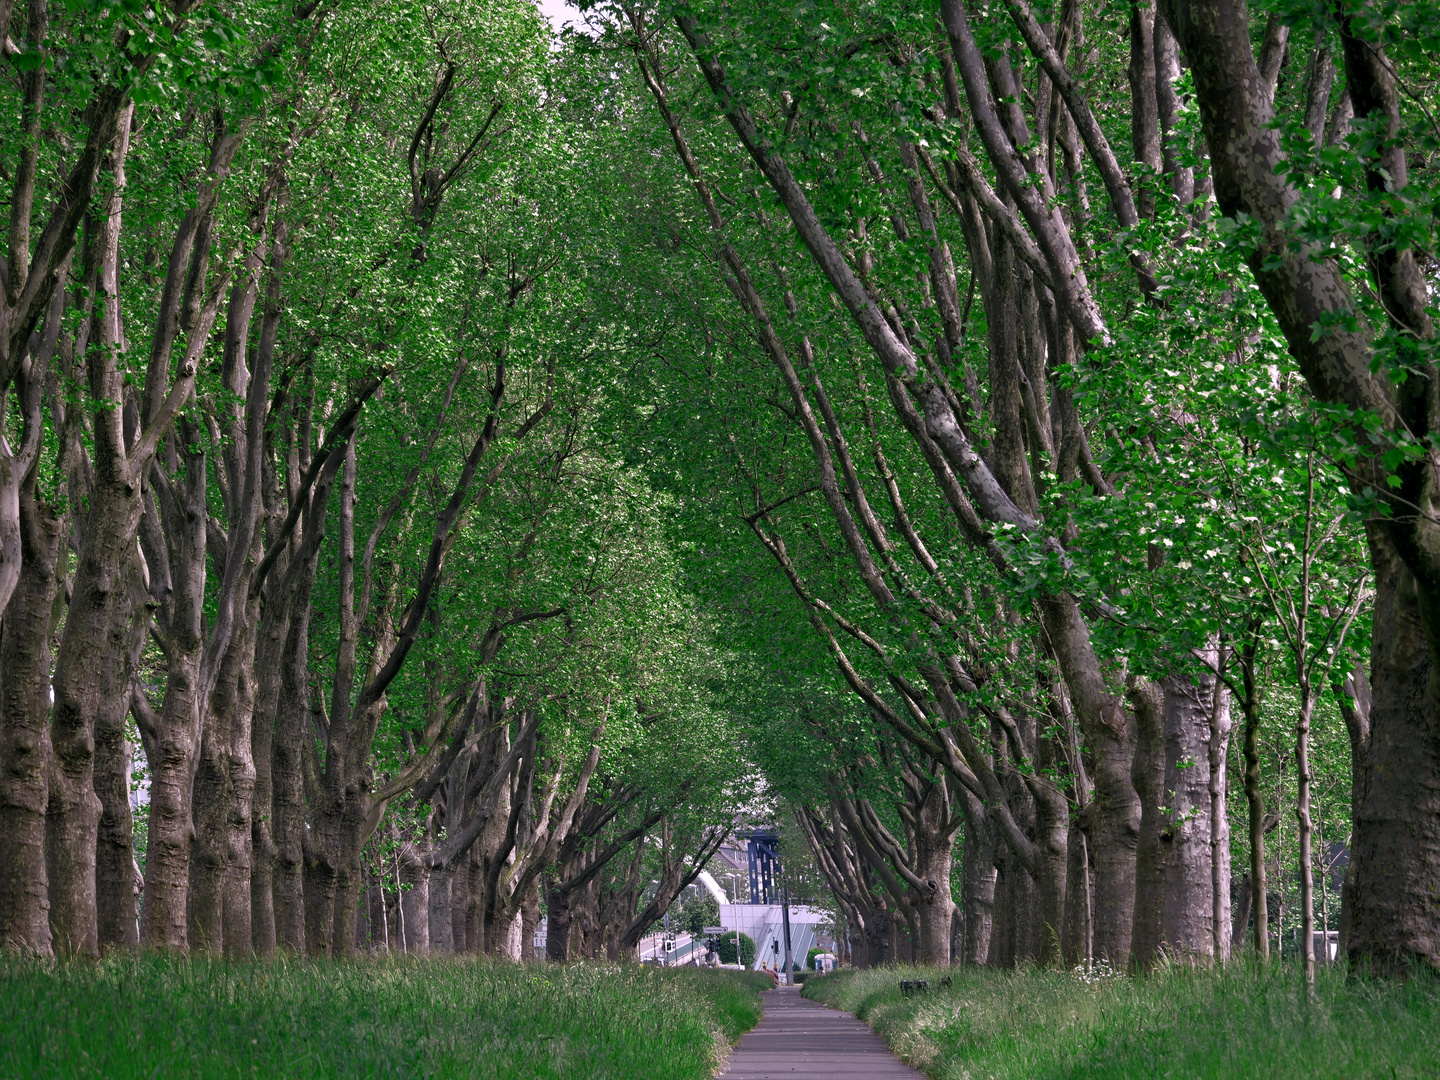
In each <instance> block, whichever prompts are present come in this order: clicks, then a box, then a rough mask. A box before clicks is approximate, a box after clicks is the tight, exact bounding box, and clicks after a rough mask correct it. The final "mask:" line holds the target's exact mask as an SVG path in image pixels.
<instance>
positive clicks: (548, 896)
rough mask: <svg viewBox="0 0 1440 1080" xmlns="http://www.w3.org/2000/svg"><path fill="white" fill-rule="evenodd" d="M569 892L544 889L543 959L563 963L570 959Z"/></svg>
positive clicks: (570, 920) (570, 915)
mask: <svg viewBox="0 0 1440 1080" xmlns="http://www.w3.org/2000/svg"><path fill="white" fill-rule="evenodd" d="M572 919H573V916H572V913H571V911H570V893H569V891H568V890H565V889H557V888H554V887H552V888H549V889H547V890H546V891H545V959H547V960H553V961H554V962H555V963H557V964H563V963H565V962H566V961H567V960H569V959H570V926H571V922H572Z"/></svg>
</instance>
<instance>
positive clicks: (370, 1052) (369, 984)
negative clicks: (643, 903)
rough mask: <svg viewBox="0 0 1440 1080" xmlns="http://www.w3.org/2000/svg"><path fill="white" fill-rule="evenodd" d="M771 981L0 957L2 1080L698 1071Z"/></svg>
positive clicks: (644, 973) (501, 1077)
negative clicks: (62, 962) (54, 962)
mask: <svg viewBox="0 0 1440 1080" xmlns="http://www.w3.org/2000/svg"><path fill="white" fill-rule="evenodd" d="M770 985H771V983H770V979H769V978H768V977H757V976H754V975H746V974H741V973H731V972H709V971H701V970H697V969H691V970H689V971H686V970H684V969H672V970H670V971H661V970H658V969H655V968H650V967H641V966H638V965H623V966H622V965H615V964H576V965H572V966H568V967H558V966H548V965H547V966H533V967H520V966H516V965H513V964H498V963H489V962H484V961H467V960H450V959H446V960H429V961H426V960H405V959H394V960H386V961H355V962H332V963H305V962H296V961H283V960H282V961H276V962H272V963H258V962H257V963H249V964H240V963H218V962H211V961H204V960H167V959H162V958H157V957H140V958H134V957H124V958H120V957H116V958H112V959H108V960H105V961H102V962H101V963H99V964H86V965H79V964H77V965H69V966H42V965H39V964H34V963H29V962H24V961H15V960H10V961H0V1078H4V1080H12V1078H13V1080H30V1078H39V1077H45V1078H49V1077H55V1078H72V1077H73V1078H80V1077H104V1078H106V1080H128V1078H130V1077H135V1078H137V1080H139V1078H143V1080H155V1078H163V1077H186V1078H190V1077H197V1078H199V1077H206V1078H208V1077H228V1078H236V1077H286V1078H291V1077H296V1078H299V1077H304V1078H310V1077H345V1078H347V1080H348V1078H357V1080H358V1078H368V1077H465V1078H471V1077H474V1078H485V1080H509V1078H515V1080H522V1078H523V1080H538V1078H556V1080H561V1078H564V1080H571V1078H573V1080H599V1078H615V1080H636V1078H640V1077H645V1078H647V1080H648V1078H654V1080H708V1078H709V1077H711V1076H712V1075H713V1074H714V1072H715V1070H716V1068H717V1066H718V1064H719V1062H720V1061H721V1060H722V1058H723V1056H724V1054H725V1052H726V1051H727V1050H728V1048H729V1046H730V1044H732V1043H733V1042H734V1040H735V1039H737V1038H738V1037H739V1036H740V1034H741V1033H742V1032H744V1031H746V1030H747V1029H749V1028H750V1027H752V1026H754V1024H755V1022H756V1021H757V1020H758V1019H759V1017H760V1012H761V1005H760V996H759V992H760V991H761V990H764V989H768V988H769V987H770Z"/></svg>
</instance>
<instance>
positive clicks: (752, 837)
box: [740, 829, 780, 904]
mask: <svg viewBox="0 0 1440 1080" xmlns="http://www.w3.org/2000/svg"><path fill="white" fill-rule="evenodd" d="M740 835H741V836H743V837H744V838H745V841H746V851H747V854H748V855H749V861H750V903H752V904H778V903H779V902H780V890H779V887H778V882H777V880H776V879H777V878H778V877H779V876H780V875H779V866H780V851H779V844H780V838H779V837H778V836H776V835H775V834H774V833H773V832H767V831H764V830H761V829H755V830H752V831H750V832H748V833H741V834H740Z"/></svg>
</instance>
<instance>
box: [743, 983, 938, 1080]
mask: <svg viewBox="0 0 1440 1080" xmlns="http://www.w3.org/2000/svg"><path fill="white" fill-rule="evenodd" d="M720 1075H721V1077H722V1078H723V1080H804V1078H809V1080H916V1078H920V1080H923V1075H924V1074H922V1073H918V1072H916V1071H915V1070H914V1069H912V1068H910V1066H908V1065H902V1064H901V1063H900V1061H899V1059H897V1058H896V1057H895V1055H894V1054H892V1053H890V1050H889V1048H888V1047H886V1045H885V1044H884V1042H882V1041H881V1039H880V1036H878V1035H876V1034H875V1033H874V1032H873V1031H871V1030H870V1029H869V1028H868V1027H866V1026H865V1024H864V1022H863V1021H860V1020H857V1019H856V1018H855V1017H854V1015H853V1014H851V1013H848V1012H840V1011H838V1010H836V1009H827V1008H826V1007H825V1006H823V1005H819V1004H817V1003H816V1002H813V1001H807V1000H806V999H805V998H802V997H801V996H800V988H799V987H798V986H784V987H781V988H780V989H778V990H772V991H770V992H769V993H767V994H766V995H765V1015H764V1016H763V1017H761V1018H760V1023H758V1024H756V1025H755V1028H754V1030H752V1031H751V1032H749V1034H747V1035H745V1036H744V1037H743V1038H741V1040H740V1042H739V1044H738V1045H737V1046H736V1047H735V1052H734V1053H733V1054H731V1055H730V1061H729V1063H728V1065H727V1066H726V1069H725V1071H724V1072H723V1073H721V1074H720Z"/></svg>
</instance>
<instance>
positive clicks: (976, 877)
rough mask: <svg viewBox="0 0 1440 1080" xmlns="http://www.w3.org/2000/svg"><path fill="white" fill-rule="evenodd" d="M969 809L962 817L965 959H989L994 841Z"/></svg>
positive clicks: (977, 961)
mask: <svg viewBox="0 0 1440 1080" xmlns="http://www.w3.org/2000/svg"><path fill="white" fill-rule="evenodd" d="M978 805H979V804H978V801H977V802H974V803H972V810H971V812H970V813H969V814H967V815H966V818H965V851H964V856H963V860H962V861H963V865H964V875H965V893H964V898H965V962H966V963H967V964H977V965H978V964H987V963H989V962H990V938H991V933H992V931H993V927H994V923H995V883H996V880H997V876H998V872H997V870H996V867H995V842H994V839H993V837H991V836H990V835H989V834H990V829H989V826H988V824H987V823H985V822H980V823H979V824H976V823H975V817H976V814H975V812H974V809H973V807H975V806H978Z"/></svg>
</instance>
